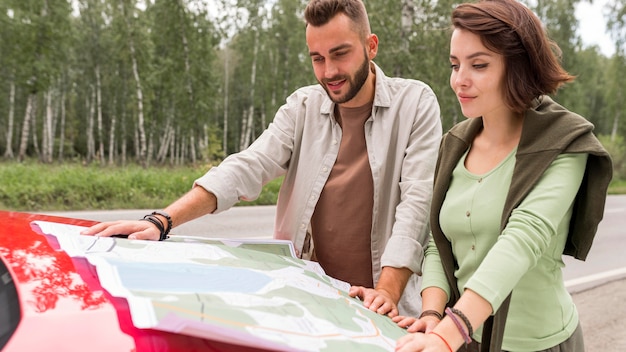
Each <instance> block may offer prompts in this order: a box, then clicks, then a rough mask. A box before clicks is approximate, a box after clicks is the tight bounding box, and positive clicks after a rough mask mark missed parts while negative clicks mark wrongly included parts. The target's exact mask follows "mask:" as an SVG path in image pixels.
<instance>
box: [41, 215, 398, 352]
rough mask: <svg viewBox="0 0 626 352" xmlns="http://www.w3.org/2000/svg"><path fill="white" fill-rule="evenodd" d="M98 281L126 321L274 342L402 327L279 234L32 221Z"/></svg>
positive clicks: (354, 344)
mask: <svg viewBox="0 0 626 352" xmlns="http://www.w3.org/2000/svg"><path fill="white" fill-rule="evenodd" d="M32 225H33V229H34V230H35V231H37V232H39V233H40V234H43V235H48V236H53V237H55V238H56V241H57V242H58V245H59V248H60V249H61V250H63V251H65V252H66V253H67V254H68V255H69V256H71V257H81V258H83V257H84V258H86V259H87V260H88V262H89V263H90V264H91V265H93V266H94V267H95V268H96V271H97V273H98V277H99V279H100V284H101V285H102V287H103V288H104V289H105V290H107V291H108V292H109V293H110V294H111V295H113V296H116V297H123V298H125V299H126V300H127V301H128V304H129V307H130V311H131V317H132V320H133V324H134V325H135V326H136V327H138V328H150V329H158V330H163V331H168V332H173V333H178V334H188V335H191V336H196V337H201V338H206V339H210V340H217V341H222V342H228V343H236V344H240V345H242V346H251V347H256V348H266V349H270V350H276V351H355V350H358V351H393V350H394V348H395V344H396V340H397V339H398V338H399V337H401V336H403V335H404V334H406V331H405V330H404V329H401V328H399V327H398V326H397V325H396V324H394V323H393V322H392V321H391V319H389V318H388V317H386V316H382V315H379V314H376V313H374V312H371V311H369V310H368V309H366V308H364V307H363V305H362V303H361V302H360V301H359V300H358V299H355V298H351V297H350V296H348V290H349V288H350V285H349V284H347V283H346V282H343V281H339V280H336V279H333V278H332V277H330V276H328V275H326V274H325V273H324V271H323V269H322V268H321V267H320V266H319V264H317V263H315V262H311V261H306V260H301V259H299V258H297V257H295V255H294V251H293V246H292V245H291V242H289V241H279V240H261V241H259V240H239V239H237V240H230V239H207V238H201V237H182V236H181V237H178V236H172V238H171V239H169V240H166V241H162V242H158V241H143V240H128V239H120V238H110V237H93V236H82V235H80V231H81V230H82V229H84V227H81V226H74V225H66V224H60V223H54V222H45V221H35V222H33V223H32Z"/></svg>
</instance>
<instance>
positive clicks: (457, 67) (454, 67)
mask: <svg viewBox="0 0 626 352" xmlns="http://www.w3.org/2000/svg"><path fill="white" fill-rule="evenodd" d="M450 68H451V69H453V70H454V71H457V70H458V69H459V65H457V64H451V65H450Z"/></svg>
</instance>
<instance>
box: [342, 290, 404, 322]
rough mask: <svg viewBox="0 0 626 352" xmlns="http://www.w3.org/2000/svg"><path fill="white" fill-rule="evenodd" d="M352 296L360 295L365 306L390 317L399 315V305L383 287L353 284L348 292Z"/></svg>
mask: <svg viewBox="0 0 626 352" xmlns="http://www.w3.org/2000/svg"><path fill="white" fill-rule="evenodd" d="M348 294H349V295H350V297H358V298H359V299H360V300H361V301H363V306H365V308H368V309H369V310H371V311H373V312H376V313H378V314H382V315H388V316H389V317H395V316H397V315H398V307H397V306H396V303H395V302H394V300H393V298H391V295H390V294H389V292H387V291H385V290H382V289H373V288H366V287H363V286H352V287H350V292H349V293H348Z"/></svg>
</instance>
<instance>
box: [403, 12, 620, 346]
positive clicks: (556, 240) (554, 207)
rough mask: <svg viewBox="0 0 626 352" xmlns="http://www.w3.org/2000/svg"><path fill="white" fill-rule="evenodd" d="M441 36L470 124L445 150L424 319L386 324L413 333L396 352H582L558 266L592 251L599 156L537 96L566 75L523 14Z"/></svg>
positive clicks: (599, 194)
mask: <svg viewBox="0 0 626 352" xmlns="http://www.w3.org/2000/svg"><path fill="white" fill-rule="evenodd" d="M452 25H453V32H452V36H451V41H450V63H451V68H452V73H451V76H450V86H451V87H452V89H453V90H454V92H455V93H456V95H457V98H458V100H459V103H460V105H461V109H462V111H463V114H464V115H465V116H466V117H467V118H468V119H467V120H466V121H463V122H461V123H459V124H458V125H456V126H455V127H453V128H452V129H451V130H450V131H449V132H448V133H447V134H446V135H445V136H444V139H443V140H442V144H441V148H440V152H439V159H438V163H437V171H436V175H435V184H434V193H433V203H432V209H431V227H432V237H433V239H432V240H431V242H430V244H429V246H428V248H427V249H426V257H425V262H424V270H423V283H422V302H423V303H422V311H423V312H422V315H421V316H420V318H411V317H396V318H394V321H395V322H396V323H398V325H400V326H402V327H407V329H408V331H409V332H414V333H412V334H408V335H407V336H404V337H403V338H401V339H400V340H399V341H398V344H397V348H396V351H456V350H459V349H463V350H475V351H478V350H479V349H482V350H491V351H500V347H501V348H502V349H503V350H505V351H573V352H575V351H584V345H583V339H582V331H581V328H580V325H579V320H578V313H577V311H576V307H575V305H574V303H573V300H572V298H571V296H570V295H569V293H568V292H567V290H566V288H565V285H564V282H563V277H562V273H561V268H562V267H563V266H564V263H563V261H562V254H569V255H573V256H575V257H576V258H578V259H583V260H584V259H585V257H586V255H587V253H588V251H589V247H590V246H591V241H592V239H593V236H594V235H595V232H596V230H597V225H598V223H599V221H600V220H601V218H602V214H603V209H604V202H605V199H606V190H607V187H608V183H609V181H610V179H611V174H612V165H611V160H610V157H609V155H608V153H607V152H606V151H605V150H604V148H603V147H602V145H601V144H600V143H599V142H598V140H597V139H596V138H595V136H594V135H593V133H592V129H593V125H592V124H591V123H589V122H588V121H587V120H585V119H584V118H583V117H581V116H579V115H576V114H575V113H572V112H570V111H568V110H566V109H565V108H563V107H562V106H560V105H558V104H557V103H555V102H554V101H553V100H552V99H551V98H550V97H548V96H547V94H551V93H554V92H556V90H557V89H558V88H559V87H560V86H561V85H563V84H564V83H567V82H570V81H572V80H573V79H574V77H573V76H571V75H569V74H568V73H567V72H565V70H564V69H563V68H562V67H561V66H560V64H559V61H558V56H557V53H558V52H559V49H558V47H557V46H556V44H554V43H553V42H552V41H551V40H550V39H549V38H547V36H546V34H545V33H544V31H543V28H542V24H541V22H540V21H539V19H538V18H537V17H536V16H535V15H534V14H533V13H532V12H531V11H530V10H528V8H526V7H525V6H524V5H522V4H521V3H519V2H517V1H515V0H497V1H495V0H494V1H489V0H485V1H480V2H478V3H475V4H469V3H468V4H462V5H459V6H458V7H456V9H455V10H454V11H453V14H452ZM446 307H448V308H446ZM507 310H508V314H507ZM494 314H495V316H492V315H494ZM504 323H506V330H504V332H503V329H504ZM487 340H489V341H487ZM481 341H482V342H483V345H482V346H481V345H480V342H481Z"/></svg>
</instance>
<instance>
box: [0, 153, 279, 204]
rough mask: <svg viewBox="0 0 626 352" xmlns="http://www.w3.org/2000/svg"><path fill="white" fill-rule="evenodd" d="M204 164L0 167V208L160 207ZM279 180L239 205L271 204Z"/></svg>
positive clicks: (184, 188) (197, 174)
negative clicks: (255, 196)
mask: <svg viewBox="0 0 626 352" xmlns="http://www.w3.org/2000/svg"><path fill="white" fill-rule="evenodd" d="M207 169H208V168H207V167H206V166H204V165H203V166H184V167H175V168H168V167H152V168H141V167H139V166H137V165H130V166H127V167H108V168H100V167H96V166H83V165H80V164H76V163H65V164H63V165H43V164H40V163H38V162H34V161H29V162H25V163H14V162H5V163H0V179H1V180H2V182H1V183H0V209H8V210H15V211H62V210H90V209H101V210H112V209H152V208H163V207H165V206H167V205H169V204H170V203H171V202H173V201H174V200H176V199H178V198H179V197H180V196H182V195H183V194H184V193H185V192H187V191H188V190H189V189H190V188H191V186H192V184H193V181H194V180H195V179H197V178H198V177H200V176H202V175H203V174H204V173H205V172H206V171H207ZM281 183H282V178H279V179H276V180H274V181H272V182H270V183H269V184H268V185H266V186H265V187H264V189H263V192H262V194H261V196H260V197H259V199H257V200H255V201H253V202H242V203H241V205H267V204H275V203H276V199H277V196H278V189H279V188H280V185H281Z"/></svg>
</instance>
